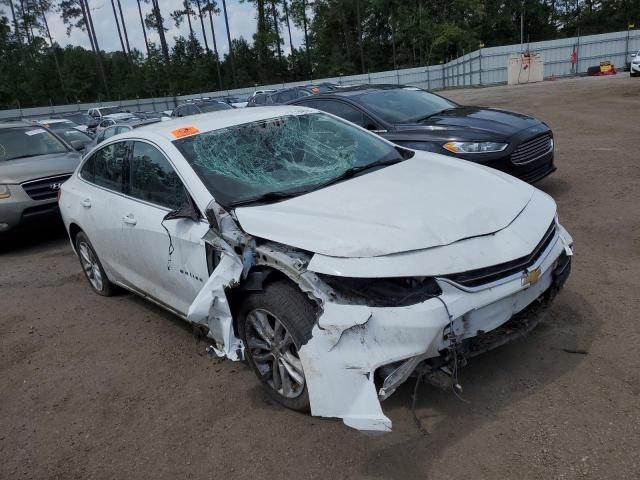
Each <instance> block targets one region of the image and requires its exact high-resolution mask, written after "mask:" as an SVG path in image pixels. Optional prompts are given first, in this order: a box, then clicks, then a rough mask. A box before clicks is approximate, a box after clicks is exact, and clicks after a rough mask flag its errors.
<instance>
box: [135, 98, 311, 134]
mask: <svg viewBox="0 0 640 480" xmlns="http://www.w3.org/2000/svg"><path fill="white" fill-rule="evenodd" d="M312 112H316V110H314V109H311V108H306V107H298V106H294V105H283V106H269V107H254V108H247V109H245V108H234V109H232V110H223V111H218V112H210V113H201V114H198V115H189V116H188V117H179V118H175V119H172V120H167V121H165V122H154V123H152V124H150V125H145V126H143V127H140V128H138V129H137V130H136V134H138V133H149V134H152V135H155V136H160V137H162V138H164V139H166V140H168V141H170V142H172V141H174V140H176V138H179V137H177V136H176V135H175V131H176V130H180V129H182V128H196V129H197V130H198V132H199V133H202V132H210V131H212V130H219V129H222V128H228V127H233V126H236V125H243V124H245V123H251V122H257V121H260V120H267V119H270V118H277V117H282V116H284V115H302V114H305V113H312ZM123 135H126V134H123Z"/></svg>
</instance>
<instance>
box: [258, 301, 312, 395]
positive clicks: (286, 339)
mask: <svg viewBox="0 0 640 480" xmlns="http://www.w3.org/2000/svg"><path fill="white" fill-rule="evenodd" d="M246 325H247V327H246V339H247V348H248V349H249V355H251V359H252V360H253V363H254V364H255V366H256V368H257V369H258V371H259V372H260V375H262V378H263V380H264V381H265V382H266V383H267V384H268V385H269V386H270V387H271V388H273V389H274V390H275V391H276V392H278V393H279V394H280V395H282V396H283V397H285V398H297V397H299V396H300V395H301V394H302V392H303V391H304V384H305V379H304V372H303V370H302V362H301V361H300V357H299V355H298V349H297V347H296V345H295V343H294V341H293V337H292V336H291V334H290V333H289V332H288V331H287V328H286V327H285V325H284V324H283V323H282V322H281V321H280V319H279V318H278V317H277V316H276V315H274V314H273V313H271V312H269V311H267V310H264V309H254V310H252V311H250V312H249V313H248V314H247V321H246Z"/></svg>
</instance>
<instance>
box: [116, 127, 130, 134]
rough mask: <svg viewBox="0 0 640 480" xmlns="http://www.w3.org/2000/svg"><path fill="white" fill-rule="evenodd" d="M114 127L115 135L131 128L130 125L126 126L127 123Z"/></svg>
mask: <svg viewBox="0 0 640 480" xmlns="http://www.w3.org/2000/svg"><path fill="white" fill-rule="evenodd" d="M115 129H116V133H115V135H117V134H118V133H124V132H128V131H129V130H131V127H128V126H127V125H121V126H119V127H115Z"/></svg>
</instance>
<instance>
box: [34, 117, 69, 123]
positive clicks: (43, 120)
mask: <svg viewBox="0 0 640 480" xmlns="http://www.w3.org/2000/svg"><path fill="white" fill-rule="evenodd" d="M37 122H38V123H39V124H41V125H42V124H43V123H62V122H64V123H73V122H72V121H71V120H67V119H66V118H45V119H41V120H37Z"/></svg>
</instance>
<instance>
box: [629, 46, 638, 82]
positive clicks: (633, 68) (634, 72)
mask: <svg viewBox="0 0 640 480" xmlns="http://www.w3.org/2000/svg"><path fill="white" fill-rule="evenodd" d="M629 75H631V76H632V77H637V76H638V75H640V50H638V52H636V54H635V56H634V57H633V58H632V59H631V64H630V65H629Z"/></svg>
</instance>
